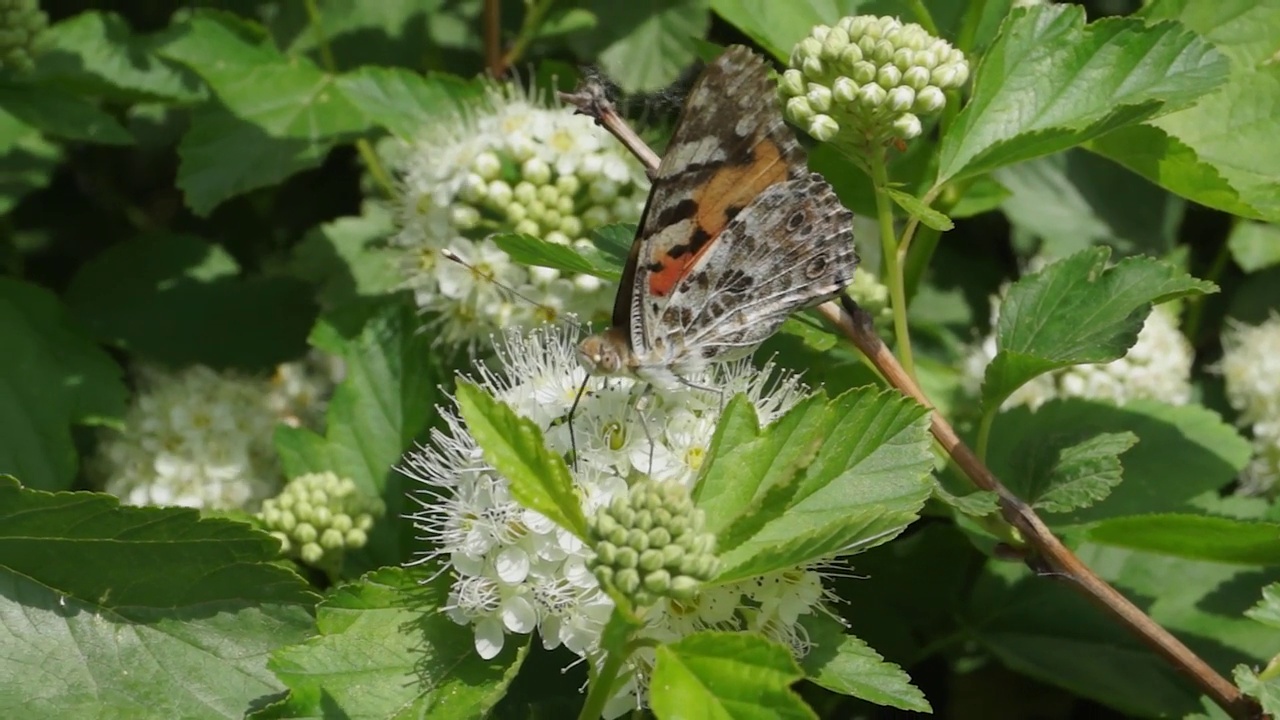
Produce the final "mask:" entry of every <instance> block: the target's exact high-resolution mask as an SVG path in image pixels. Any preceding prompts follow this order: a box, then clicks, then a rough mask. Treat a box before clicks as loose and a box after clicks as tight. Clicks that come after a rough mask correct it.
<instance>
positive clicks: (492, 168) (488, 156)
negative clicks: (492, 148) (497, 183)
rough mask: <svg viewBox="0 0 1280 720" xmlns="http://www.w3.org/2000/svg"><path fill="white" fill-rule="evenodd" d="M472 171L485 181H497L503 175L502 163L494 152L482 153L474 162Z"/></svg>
mask: <svg viewBox="0 0 1280 720" xmlns="http://www.w3.org/2000/svg"><path fill="white" fill-rule="evenodd" d="M471 169H472V170H474V171H475V172H476V174H477V175H479V176H480V177H482V178H484V179H485V180H496V179H498V175H500V174H501V173H502V161H501V160H499V159H498V156H497V155H495V154H494V153H492V152H482V153H480V154H479V155H476V158H475V160H473V161H472V163H471Z"/></svg>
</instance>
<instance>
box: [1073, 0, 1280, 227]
mask: <svg viewBox="0 0 1280 720" xmlns="http://www.w3.org/2000/svg"><path fill="white" fill-rule="evenodd" d="M1139 15H1141V16H1145V18H1146V19H1148V20H1149V21H1159V20H1166V19H1172V20H1177V21H1179V22H1181V23H1183V24H1185V25H1186V26H1187V27H1189V28H1191V29H1192V30H1194V31H1195V32H1198V33H1200V34H1201V35H1203V36H1204V37H1205V39H1206V40H1208V41H1209V42H1211V43H1213V45H1214V47H1215V48H1217V49H1218V51H1220V52H1222V53H1223V54H1224V55H1226V56H1227V57H1229V58H1230V60H1231V71H1230V75H1229V77H1228V79H1227V82H1226V83H1225V84H1224V85H1223V86H1222V87H1221V88H1219V89H1218V90H1217V91H1216V92H1214V93H1212V94H1210V95H1208V96H1206V97H1204V98H1203V99H1202V100H1201V101H1200V102H1198V103H1196V104H1195V105H1194V106H1192V107H1189V108H1187V109H1185V110H1181V111H1179V112H1175V113H1170V114H1168V115H1165V116H1163V117H1160V118H1157V119H1155V120H1153V121H1151V122H1150V124H1149V125H1142V126H1138V127H1132V128H1125V129H1123V130H1121V131H1119V132H1116V133H1112V134H1111V135H1108V136H1106V137H1104V138H1101V139H1099V140H1098V141H1096V142H1095V143H1093V144H1092V146H1091V148H1092V149H1093V150H1095V151H1097V152H1100V153H1102V154H1103V155H1106V156H1107V157H1109V158H1111V159H1113V160H1115V161H1117V162H1119V163H1121V164H1122V165H1124V166H1126V167H1128V168H1130V169H1132V170H1134V171H1135V172H1139V173H1141V174H1143V175H1145V176H1146V177H1148V178H1150V179H1151V180H1152V181H1154V182H1158V183H1160V184H1161V185H1163V186H1164V187H1167V188H1169V189H1170V190H1172V191H1174V192H1176V193H1178V194H1180V195H1183V196H1184V197H1188V198H1191V199H1192V200H1195V201H1196V202H1198V203H1201V204H1203V205H1208V206H1210V207H1214V208H1217V209H1220V210H1224V211H1226V212H1229V213H1233V214H1236V215H1240V216H1243V217H1250V218H1255V219H1262V220H1269V221H1272V222H1280V173H1278V172H1277V168H1280V146H1278V145H1277V144H1276V143H1275V142H1274V134H1272V133H1270V132H1269V131H1268V128H1267V124H1268V123H1269V122H1270V118H1271V117H1272V109H1273V108H1274V107H1275V105H1276V103H1277V102H1280V68H1278V67H1277V66H1276V64H1275V63H1274V62H1273V61H1272V60H1271V59H1270V58H1271V55H1272V53H1274V52H1275V46H1274V42H1273V41H1272V39H1273V38H1274V37H1275V34H1276V32H1277V30H1280V5H1277V4H1276V3H1275V2H1270V1H1268V2H1218V3H1215V2H1191V3H1188V2H1173V3H1148V4H1147V5H1146V6H1145V7H1144V8H1143V10H1141V11H1140V12H1139Z"/></svg>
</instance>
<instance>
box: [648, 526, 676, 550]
mask: <svg viewBox="0 0 1280 720" xmlns="http://www.w3.org/2000/svg"><path fill="white" fill-rule="evenodd" d="M672 539H673V538H672V537H671V531H669V530H668V529H667V528H665V527H655V528H653V529H652V530H650V531H649V547H654V548H663V547H666V546H667V545H670V544H671V542H672Z"/></svg>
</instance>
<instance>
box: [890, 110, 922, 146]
mask: <svg viewBox="0 0 1280 720" xmlns="http://www.w3.org/2000/svg"><path fill="white" fill-rule="evenodd" d="M922 131H923V129H922V128H921V127H920V118H918V117H916V116H915V115H912V114H911V113H907V114H906V115H903V116H901V117H899V118H897V119H895V120H894V121H893V133H894V135H897V136H898V137H900V138H902V139H903V140H910V139H912V138H915V137H919V136H920V133H921V132H922Z"/></svg>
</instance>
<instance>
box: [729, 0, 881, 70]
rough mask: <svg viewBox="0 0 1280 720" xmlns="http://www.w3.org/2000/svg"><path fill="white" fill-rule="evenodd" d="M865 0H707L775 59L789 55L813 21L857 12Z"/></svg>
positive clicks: (829, 20)
mask: <svg viewBox="0 0 1280 720" xmlns="http://www.w3.org/2000/svg"><path fill="white" fill-rule="evenodd" d="M868 2H869V0H793V1H791V2H785V3H780V2H777V0H711V9H712V10H714V11H715V13H716V14H717V15H719V16H720V17H722V18H724V20H725V22H727V23H729V24H730V25H733V26H734V27H736V28H738V29H739V30H741V31H742V32H743V33H744V34H745V35H747V37H750V38H751V39H752V40H754V41H756V42H757V43H758V44H759V45H760V46H761V47H763V48H764V49H765V51H766V52H768V53H769V54H771V55H773V57H774V58H776V59H778V60H783V61H785V60H786V59H787V58H788V57H790V56H791V48H792V47H794V46H795V44H796V43H798V42H800V41H801V40H803V39H804V38H805V37H806V36H808V34H809V31H810V30H811V29H813V26H814V25H834V24H835V23H836V21H837V20H839V19H840V18H842V17H844V16H846V15H857V14H858V9H859V7H861V6H862V5H866V4H868Z"/></svg>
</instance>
